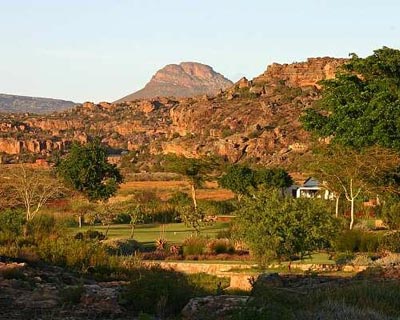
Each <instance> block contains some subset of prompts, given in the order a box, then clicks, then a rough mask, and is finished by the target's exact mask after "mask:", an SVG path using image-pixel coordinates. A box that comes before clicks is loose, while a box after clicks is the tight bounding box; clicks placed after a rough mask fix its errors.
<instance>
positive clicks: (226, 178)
mask: <svg viewBox="0 0 400 320" xmlns="http://www.w3.org/2000/svg"><path fill="white" fill-rule="evenodd" d="M218 183H219V185H220V186H221V187H223V188H226V189H229V190H232V191H233V192H234V193H236V194H237V195H239V196H240V195H246V194H248V190H249V188H250V187H255V182H254V172H253V170H251V169H250V168H249V167H246V166H242V165H238V164H235V165H232V166H230V167H229V168H228V170H227V171H226V173H225V174H224V175H223V176H222V177H221V178H220V179H219V180H218Z"/></svg>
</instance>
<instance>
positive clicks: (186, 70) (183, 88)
mask: <svg viewBox="0 0 400 320" xmlns="http://www.w3.org/2000/svg"><path fill="white" fill-rule="evenodd" d="M232 84H233V82H232V81H230V80H229V79H227V78H225V77H224V76H223V75H222V74H220V73H218V72H216V71H215V70H214V69H213V68H212V67H210V66H208V65H206V64H202V63H199V62H181V63H179V64H168V65H166V66H164V67H163V68H161V69H159V70H157V72H156V73H155V74H154V75H153V76H152V77H151V79H150V81H149V82H148V83H147V84H146V85H145V86H144V88H142V89H140V90H138V91H136V92H134V93H132V94H129V95H127V96H125V97H123V98H121V99H118V100H116V101H115V103H118V102H124V101H132V100H135V99H152V98H156V97H176V98H183V97H193V96H198V95H204V94H208V95H215V94H217V93H218V92H219V91H220V90H224V89H226V88H227V87H229V86H231V85H232Z"/></svg>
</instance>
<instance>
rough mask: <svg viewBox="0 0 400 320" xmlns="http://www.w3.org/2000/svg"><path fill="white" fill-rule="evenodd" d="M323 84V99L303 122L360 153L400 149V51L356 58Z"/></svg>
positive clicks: (385, 50) (313, 130)
mask: <svg viewBox="0 0 400 320" xmlns="http://www.w3.org/2000/svg"><path fill="white" fill-rule="evenodd" d="M322 84H323V91H322V98H321V99H320V100H318V101H317V102H316V103H315V104H314V106H313V108H311V109H308V110H307V111H306V112H305V114H304V115H303V116H302V118H301V121H302V122H303V125H304V127H305V128H306V130H309V131H311V132H313V133H315V134H316V135H317V136H318V137H322V138H331V139H332V141H333V142H338V143H340V144H343V145H347V146H351V147H355V148H358V149H359V148H363V147H366V146H372V145H375V144H378V145H380V146H383V147H387V148H393V149H396V150H400V121H399V119H400V50H396V49H390V48H387V47H383V48H382V49H379V50H375V51H374V54H373V55H371V56H369V57H366V58H359V57H358V56H357V55H355V54H353V55H352V57H351V59H350V60H349V62H348V63H347V64H345V65H344V67H343V69H342V70H341V71H340V72H339V73H338V74H337V75H336V77H335V78H334V79H331V80H326V81H323V82H322Z"/></svg>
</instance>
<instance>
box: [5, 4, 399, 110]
mask: <svg viewBox="0 0 400 320" xmlns="http://www.w3.org/2000/svg"><path fill="white" fill-rule="evenodd" d="M399 12H400V1H399V0H379V1H378V0H376V1H375V0H346V1H344V0H329V1H326V0H291V1H289V0H279V1H269V0H252V1H243V0H240V1H239V0H164V1H162V0H141V1H139V0H130V1H128V0H108V1H107V0H68V1H67V0H30V1H29V0H0V61H1V62H0V93H8V94H18V95H27V96H37V97H49V98H60V99H66V100H72V101H74V102H84V101H93V102H100V101H114V100H117V99H119V98H121V97H123V96H125V95H127V94H130V93H132V92H134V91H137V90H139V89H141V88H142V87H143V86H144V85H145V84H146V83H147V82H148V81H149V80H150V78H151V76H152V75H153V74H154V73H155V72H156V71H157V70H158V69H160V68H162V67H163V66H165V65H167V64H171V63H180V62H182V61H196V62H201V63H205V64H208V65H210V66H212V67H213V68H214V70H216V71H217V72H220V73H222V74H223V75H224V76H226V77H227V78H229V79H231V80H233V81H236V80H238V79H239V78H240V77H242V76H246V77H248V78H252V77H254V76H257V75H259V74H261V73H263V72H264V70H265V69H266V67H267V65H269V64H271V63H273V62H278V63H291V62H295V61H303V60H305V59H307V58H308V57H317V56H333V57H347V56H348V54H349V53H353V52H354V53H357V54H358V55H359V56H368V55H370V54H372V53H373V50H375V49H378V48H381V47H382V46H387V47H392V48H398V49H400V17H399Z"/></svg>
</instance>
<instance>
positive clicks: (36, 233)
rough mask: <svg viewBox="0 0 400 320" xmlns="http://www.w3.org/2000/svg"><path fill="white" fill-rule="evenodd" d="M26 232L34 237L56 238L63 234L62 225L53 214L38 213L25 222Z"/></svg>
mask: <svg viewBox="0 0 400 320" xmlns="http://www.w3.org/2000/svg"><path fill="white" fill-rule="evenodd" d="M27 227H28V234H29V235H30V236H32V237H33V238H35V239H38V240H41V239H45V238H50V237H51V238H58V237H59V236H61V235H62V234H63V227H62V226H61V225H60V224H59V223H57V220H56V218H55V217H54V216H53V215H48V214H40V215H37V216H35V217H34V218H33V219H32V220H30V221H29V222H28V224H27Z"/></svg>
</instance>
